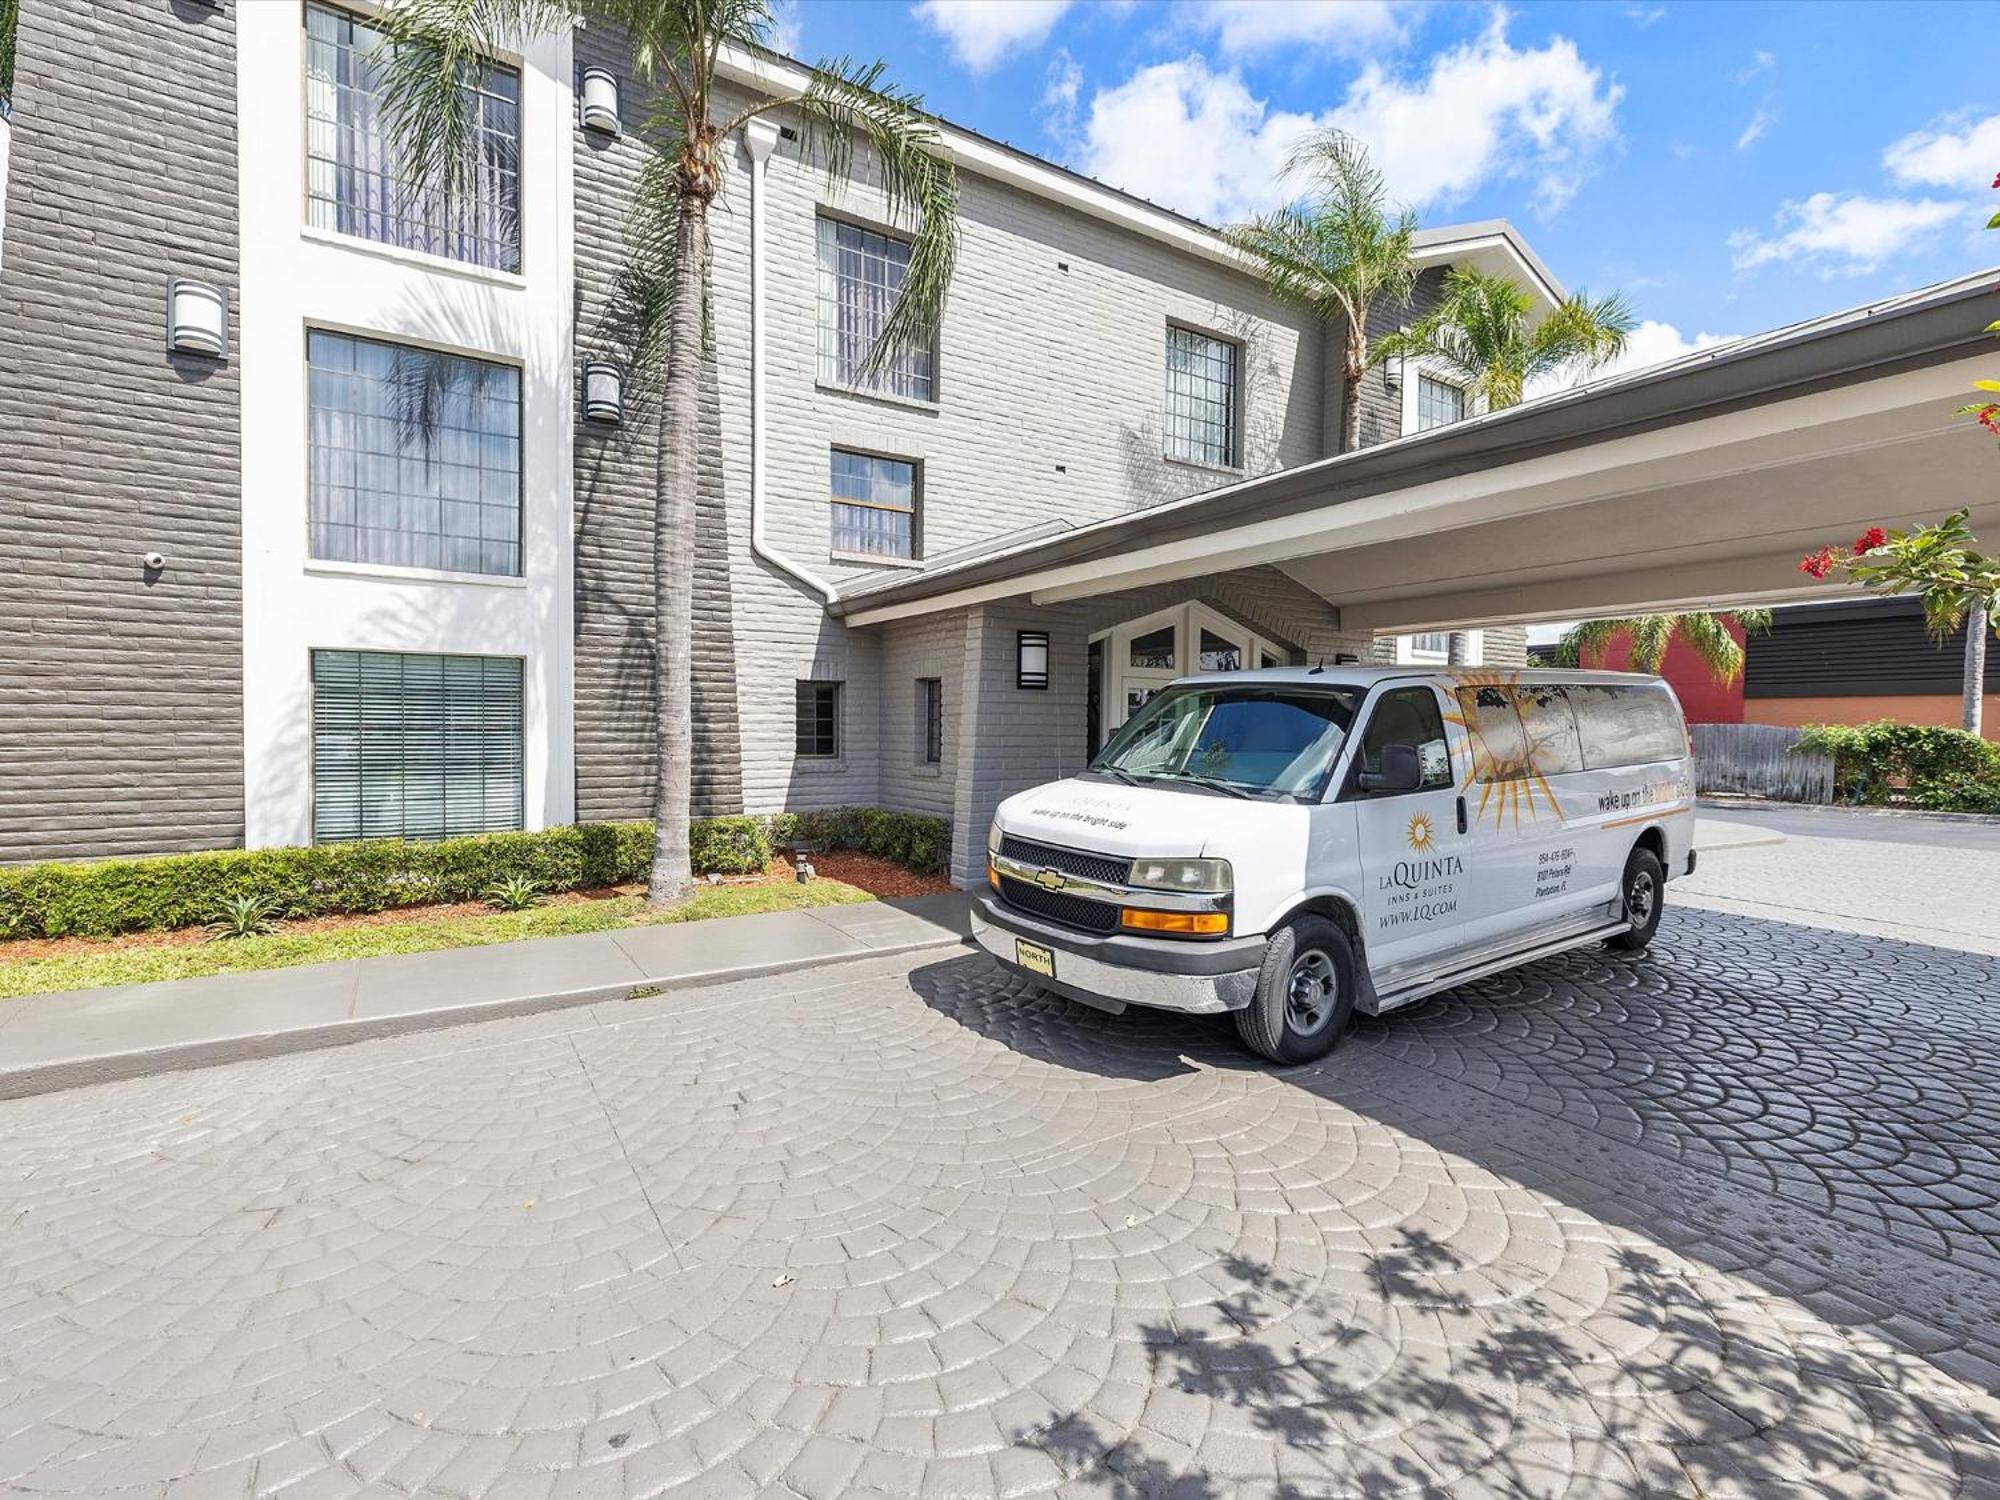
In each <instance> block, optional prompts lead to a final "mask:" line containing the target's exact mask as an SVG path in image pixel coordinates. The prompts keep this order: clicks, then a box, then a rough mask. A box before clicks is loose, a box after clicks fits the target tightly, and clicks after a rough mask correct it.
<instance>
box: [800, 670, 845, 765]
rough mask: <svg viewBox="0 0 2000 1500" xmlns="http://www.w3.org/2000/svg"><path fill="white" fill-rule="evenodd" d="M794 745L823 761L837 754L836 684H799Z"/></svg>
mask: <svg viewBox="0 0 2000 1500" xmlns="http://www.w3.org/2000/svg"><path fill="white" fill-rule="evenodd" d="M793 748H794V750H795V751H796V752H797V753H798V754H800V755H803V756H811V757H815V758H818V759H822V760H826V759H831V758H833V757H835V756H837V755H839V754H840V684H839V683H837V682H801V683H800V684H799V685H798V737H797V741H796V743H795V744H794V746H793Z"/></svg>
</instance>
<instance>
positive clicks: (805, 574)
mask: <svg viewBox="0 0 2000 1500" xmlns="http://www.w3.org/2000/svg"><path fill="white" fill-rule="evenodd" d="M743 143H744V145H745V147H746V148H747V149H748V150H749V152H750V551H751V553H752V554H753V555H754V556H756V557H759V558H761V559H762V560H763V561H765V562H767V563H769V564H770V565H771V566H772V567H774V568H776V569H777V570H778V571H779V572H781V573H784V574H786V575H788V576H789V577H791V578H794V579H796V580H797V581H798V582H800V583H802V584H804V585H805V586H806V587H807V588H809V589H811V590H812V591H813V592H814V593H816V594H818V595H819V596H820V601H821V602H822V603H825V604H831V603H832V602H833V601H834V598H835V597H836V596H837V594H838V590H836V589H835V588H834V586H833V585H832V584H830V583H828V582H827V581H826V580H825V579H824V578H821V577H820V576H819V575H818V574H817V573H814V572H813V571H812V570H811V569H809V568H807V567H806V566H805V565H804V564H802V563H798V562H795V561H793V559H791V558H790V557H788V556H786V555H785V554H784V553H783V552H780V551H779V550H778V549H777V548H776V547H774V546H772V545H771V543H770V542H768V541H766V540H765V537H764V511H765V508H766V507H765V496H764V490H765V469H766V467H767V465H766V462H765V458H764V407H765V405H766V403H765V400H764V303H765V299H766V296H767V288H766V286H765V278H764V264H765V261H764V220H765V215H766V209H765V203H764V200H765V199H766V198H767V197H768V196H769V194H768V193H766V191H765V188H764V171H765V168H766V167H767V166H768V165H769V163H770V160H771V153H772V152H773V151H774V150H776V149H777V145H778V124H777V122H776V121H775V120H772V119H770V118H768V117H766V116H762V115H760V116H758V117H757V118H756V119H754V120H752V121H750V123H749V124H748V125H746V126H744V128H743Z"/></svg>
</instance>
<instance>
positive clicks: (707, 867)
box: [646, 817, 771, 875]
mask: <svg viewBox="0 0 2000 1500" xmlns="http://www.w3.org/2000/svg"><path fill="white" fill-rule="evenodd" d="M646 826H647V828H648V829H649V830H650V829H651V827H652V825H651V824H650V823H649V824H647V825H646ZM646 853H647V858H648V859H649V860H650V859H651V857H652V850H651V849H650V848H648V849H647V851H646ZM770 862H771V832H770V826H769V824H768V822H767V821H766V820H765V819H763V818H751V817H733V818H703V819H701V820H699V821H698V822H696V823H695V825H694V826H693V827H692V828H690V829H689V830H688V863H689V864H690V865H691V866H693V868H694V872H695V874H697V875H708V874H716V875H755V874H756V873H757V872H758V871H759V870H761V869H763V868H764V866H766V865H768V864H769V863H770Z"/></svg>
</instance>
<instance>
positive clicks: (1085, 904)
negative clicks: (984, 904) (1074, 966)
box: [1000, 876, 1118, 932]
mask: <svg viewBox="0 0 2000 1500" xmlns="http://www.w3.org/2000/svg"><path fill="white" fill-rule="evenodd" d="M1000 897H1001V899H1002V900H1004V901H1005V902H1006V903H1007V904H1008V905H1009V906H1011V907H1013V908H1014V909H1015V910H1016V911H1024V912H1027V913H1028V914H1029V915H1030V916H1035V917H1040V918H1041V919H1042V920H1043V921H1045V922H1054V923H1055V924H1056V925H1057V926H1059V927H1074V928H1075V929H1076V930H1077V931H1079V932H1115V931H1117V929H1118V908H1117V907H1115V906H1111V905H1108V904H1107V903H1105V902H1103V901H1086V900H1085V899H1084V898H1083V897H1081V896H1072V895H1070V894H1069V893H1068V892H1067V891H1045V890H1043V889H1042V888H1041V887H1040V886H1038V885H1030V884H1028V882H1027V881H1025V880H1015V879H1013V878H1012V877H1011V876H1003V877H1002V878H1001V881H1000Z"/></svg>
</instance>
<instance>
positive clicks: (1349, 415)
mask: <svg viewBox="0 0 2000 1500" xmlns="http://www.w3.org/2000/svg"><path fill="white" fill-rule="evenodd" d="M1285 172H1286V173H1287V175H1290V174H1293V173H1301V174H1303V175H1304V176H1305V177H1306V178H1307V179H1308V181H1309V182H1310V183H1311V189H1310V191H1309V192H1308V193H1307V194H1306V196H1305V197H1303V198H1301V199H1299V200H1298V201H1297V202H1295V203H1290V204H1287V205H1286V206H1285V207H1283V208H1280V209H1277V210H1275V211H1274V212H1272V213H1268V214H1260V215H1258V216H1257V217H1256V218H1254V219H1252V220H1251V221H1250V222H1249V223H1247V224H1243V225H1239V226H1238V227H1237V228H1235V229H1232V230H1230V231H1229V237H1230V239H1231V240H1232V241H1234V242H1235V244H1236V246H1237V247H1238V248H1239V249H1241V250H1243V251H1244V252H1245V253H1247V254H1248V255H1249V256H1250V257H1251V258H1252V259H1253V260H1255V261H1256V262H1257V264H1258V266H1259V267H1260V268H1261V269H1262V271H1263V274H1264V280H1265V281H1266V283H1268V284H1269V286H1270V288H1271V290H1272V292H1273V293H1274V294H1276V295H1277V296H1278V297H1279V298H1280V299H1281V300H1283V301H1286V302H1289V303H1292V304H1293V305H1294V306H1297V307H1303V308H1305V309H1307V310H1308V311H1310V312H1312V313H1314V314H1316V315H1317V316H1318V317H1319V318H1320V319H1322V320H1323V321H1324V322H1326V323H1328V324H1333V323H1339V324H1341V325H1342V327H1343V330H1344V338H1345V343H1344V345H1343V347H1342V351H1341V372H1340V374H1341V404H1340V451H1341V452H1342V453H1351V452H1352V451H1353V450H1354V449H1356V448H1358V447H1360V446H1361V402H1360V400H1359V399H1358V398H1359V395H1360V391H1361V377H1362V376H1363V375H1365V374H1366V373H1367V372H1368V366H1369V363H1370V360H1369V352H1368V314H1369V312H1370V310H1371V309H1372V308H1373V307H1374V305H1375V303H1376V302H1377V301H1379V300H1380V299H1381V298H1383V297H1388V298H1390V299H1392V300H1394V301H1396V302H1407V301H1409V299H1410V293H1411V291H1412V289H1414V287H1415V286H1416V280H1417V268H1416V265H1415V263H1414V262H1413V261H1412V260H1411V259H1410V243H1411V239H1412V237H1413V236H1414V235H1415V234H1416V232H1417V221H1416V219H1415V218H1414V217H1413V216H1412V215H1411V214H1410V213H1409V211H1408V210H1407V209H1405V210H1402V211H1400V212H1397V213H1394V214H1392V213H1391V211H1390V208H1389V193H1388V186H1387V184H1386V183H1385V182H1384V181H1383V179H1382V174H1381V173H1380V172H1379V171H1377V170H1376V168H1375V166H1374V164H1373V163H1372V162H1370V161H1369V160H1368V150H1367V148H1366V147H1365V146H1363V145H1362V144H1361V142H1359V141H1357V140H1356V139H1355V138H1354V137H1353V136H1351V135H1348V134H1346V133H1345V132H1343V131H1339V130H1331V129H1328V130H1319V131H1315V132H1313V133H1312V134H1311V135H1308V136H1306V137H1305V138H1304V139H1303V140H1301V141H1300V142H1299V143H1298V144H1297V145H1296V146H1294V147H1293V148H1292V150H1291V153H1290V154H1289V155H1288V156H1287V157H1286V159H1285Z"/></svg>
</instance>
